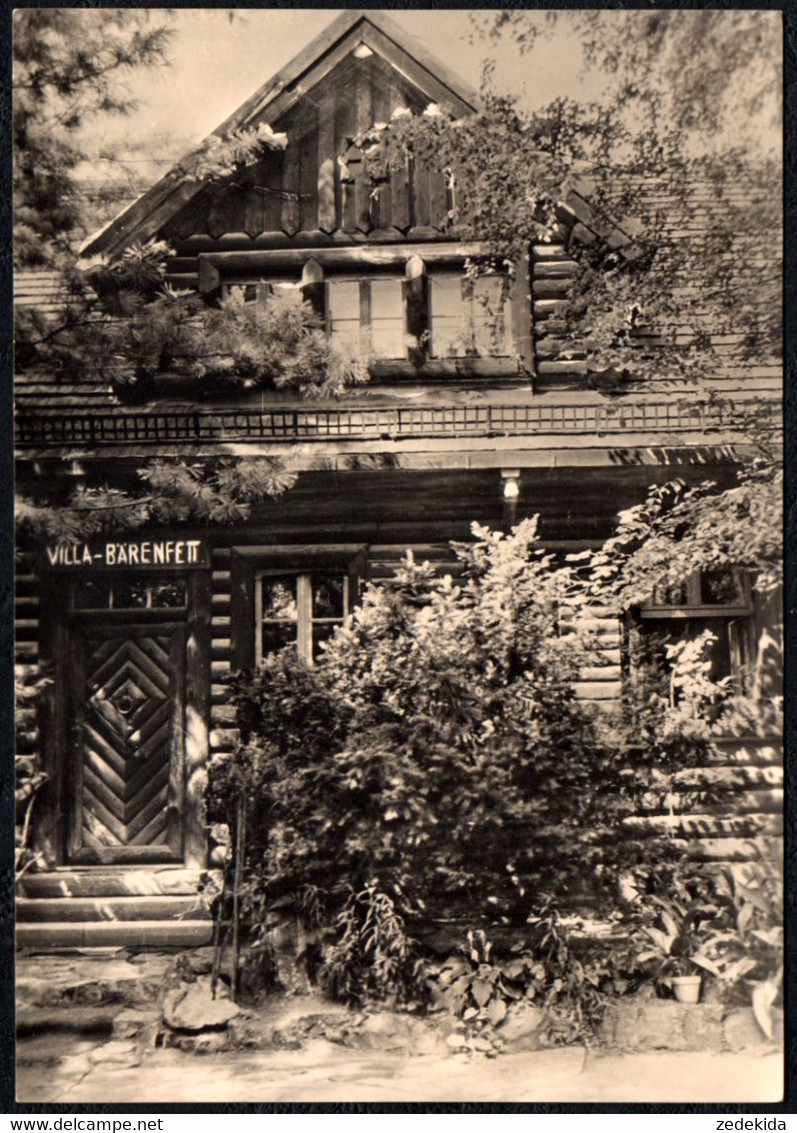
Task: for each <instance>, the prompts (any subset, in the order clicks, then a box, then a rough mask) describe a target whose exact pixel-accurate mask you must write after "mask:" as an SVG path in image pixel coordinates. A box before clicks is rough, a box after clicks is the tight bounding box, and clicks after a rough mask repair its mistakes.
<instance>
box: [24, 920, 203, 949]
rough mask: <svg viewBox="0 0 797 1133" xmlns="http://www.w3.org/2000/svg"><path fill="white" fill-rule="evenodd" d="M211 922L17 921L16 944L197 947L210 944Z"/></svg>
mask: <svg viewBox="0 0 797 1133" xmlns="http://www.w3.org/2000/svg"><path fill="white" fill-rule="evenodd" d="M212 934H213V922H212V921H211V920H210V919H209V918H208V919H207V920H190V921H189V920H184V921H101V922H92V921H86V922H83V921H60V922H54V923H49V924H30V923H29V924H19V925H17V946H18V947H19V948H96V947H101V946H102V947H108V946H111V945H113V946H120V947H121V946H130V947H135V948H174V947H198V946H199V945H201V944H209V943H210V941H211V937H212Z"/></svg>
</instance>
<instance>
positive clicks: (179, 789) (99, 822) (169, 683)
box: [67, 619, 186, 864]
mask: <svg viewBox="0 0 797 1133" xmlns="http://www.w3.org/2000/svg"><path fill="white" fill-rule="evenodd" d="M70 636H71V650H70V653H71V657H70V661H71V666H72V667H71V682H70V683H71V689H70V694H71V696H70V698H71V702H72V703H71V712H70V718H71V720H72V721H73V729H72V745H71V746H72V759H71V768H70V771H71V774H70V778H71V779H72V790H71V801H70V807H69V810H70V814H69V822H68V831H67V857H68V859H69V861H71V862H75V863H81V862H82V863H98V864H100V863H101V864H113V863H118V864H121V863H129V864H134V863H138V862H141V863H144V862H175V861H181V860H182V854H183V841H184V831H183V823H182V814H183V795H184V766H183V764H184V733H185V657H186V627H185V623H183V622H175V621H152V620H148V621H147V622H145V623H141V622H136V621H135V620H133V619H130V620H127V621H123V622H117V623H116V624H107V623H106V624H104V625H97V624H96V623H95V624H80V623H73V625H72V627H71V634H70Z"/></svg>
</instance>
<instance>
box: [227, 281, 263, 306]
mask: <svg viewBox="0 0 797 1133" xmlns="http://www.w3.org/2000/svg"><path fill="white" fill-rule="evenodd" d="M257 288H258V285H257V284H256V283H231V284H230V285H229V287H228V288H227V294H228V295H229V297H230V298H231V299H237V300H238V301H239V302H244V303H256V302H257Z"/></svg>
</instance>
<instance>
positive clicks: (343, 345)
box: [329, 320, 360, 356]
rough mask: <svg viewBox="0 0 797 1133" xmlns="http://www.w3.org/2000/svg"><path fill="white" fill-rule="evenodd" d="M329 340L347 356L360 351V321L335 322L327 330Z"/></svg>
mask: <svg viewBox="0 0 797 1133" xmlns="http://www.w3.org/2000/svg"><path fill="white" fill-rule="evenodd" d="M329 341H330V342H331V344H332V345H333V346H334V347H335V349H336V350H339V351H340V353H341V354H345V355H347V356H349V355H352V354H359V353H360V323H359V320H358V321H357V322H356V323H353V322H339V323H335V324H334V325H333V326H332V327H331V328H330V331H329Z"/></svg>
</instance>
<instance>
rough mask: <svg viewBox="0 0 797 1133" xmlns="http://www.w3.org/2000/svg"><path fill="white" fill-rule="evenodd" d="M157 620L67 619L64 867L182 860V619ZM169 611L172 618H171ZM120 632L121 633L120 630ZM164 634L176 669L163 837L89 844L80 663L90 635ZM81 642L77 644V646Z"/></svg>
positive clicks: (83, 681) (92, 616)
mask: <svg viewBox="0 0 797 1133" xmlns="http://www.w3.org/2000/svg"><path fill="white" fill-rule="evenodd" d="M162 615H163V616H162V618H152V619H150V618H143V617H141V616H140V615H139V616H138V617H134V616H132V615H131V614H130V613H125V614H117V615H116V616H113V613H112V612H109V615H108V616H106V617H104V618H103V621H102V622H101V623H99V624H98V621H97V617H96V615H95V614H87V615H81V614H78V613H76V614H74V615H73V616H72V618H71V619H70V624H69V638H70V651H69V653H70V661H71V663H70V672H69V675H68V679H69V687H68V688H66V689H65V692H66V695H67V696H69V701H70V704H69V714H70V720H71V724H70V734H69V740H68V752H67V759H68V774H67V782H68V793H69V796H70V797H69V800H68V803H67V809H66V846H65V858H66V861H67V864H69V865H75V866H80V865H127V864H129V865H133V866H139V865H145V864H150V863H155V862H157V863H163V864H172V865H175V864H178V863H182V859H183V809H184V808H183V798H184V796H185V686H186V672H185V670H186V632H185V617H184V616H183V617H179V618H175V617H174V616H173V612H172V611H168V610H163V611H162ZM170 615H171V616H170ZM120 630H121V631H122V632H121V633H120V632H119V631H120ZM150 635H151V636H154V635H157V636H168V637H169V665H170V668H171V669H172V671H173V672H174V671H175V670H176V671H177V679H174V677H171V687H170V690H169V692H170V699H171V700H172V706H173V715H172V721H171V727H170V730H169V753H168V788H167V802H166V809H167V817H166V830H167V838H166V842H165V843H159V844H158V845H151V846H146V845H143V846H91V845H86V844H85V843H84V841H83V805H84V800H83V779H84V774H85V758H84V749H83V735H82V732H83V725H84V723H85V719H86V710H85V709H86V694H87V691H88V690H87V688H86V672H85V666H86V661H87V658H88V656H89V655H90V653H91V646H90V645H89V644H88V641H89V637H90V636H91V637H92V638H93V639H94V640H97V639H100V638H106V639H116V640H117V641H119V642H120V643H121V642H122V641H125V640H128V639H134V638H136V637H145V636H150ZM78 641H79V642H80V646H79V648H76V646H77V645H78Z"/></svg>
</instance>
